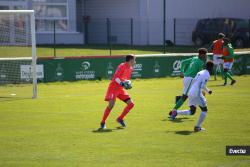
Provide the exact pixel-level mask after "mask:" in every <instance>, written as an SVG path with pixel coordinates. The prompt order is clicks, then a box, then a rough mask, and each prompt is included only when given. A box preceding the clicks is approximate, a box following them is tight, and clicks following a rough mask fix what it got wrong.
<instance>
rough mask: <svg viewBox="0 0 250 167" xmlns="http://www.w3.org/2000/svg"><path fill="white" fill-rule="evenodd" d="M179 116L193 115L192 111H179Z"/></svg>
mask: <svg viewBox="0 0 250 167" xmlns="http://www.w3.org/2000/svg"><path fill="white" fill-rule="evenodd" d="M177 114H178V115H191V111H190V110H177Z"/></svg>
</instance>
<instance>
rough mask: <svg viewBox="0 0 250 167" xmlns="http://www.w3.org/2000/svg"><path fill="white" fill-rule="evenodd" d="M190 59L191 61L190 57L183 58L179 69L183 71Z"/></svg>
mask: <svg viewBox="0 0 250 167" xmlns="http://www.w3.org/2000/svg"><path fill="white" fill-rule="evenodd" d="M191 61H192V58H189V59H185V60H183V61H181V69H180V70H181V72H182V73H185V69H186V67H187V66H189V64H190V63H191Z"/></svg>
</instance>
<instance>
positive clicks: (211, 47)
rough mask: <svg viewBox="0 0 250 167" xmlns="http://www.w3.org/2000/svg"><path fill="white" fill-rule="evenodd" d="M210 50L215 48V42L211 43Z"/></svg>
mask: <svg viewBox="0 0 250 167" xmlns="http://www.w3.org/2000/svg"><path fill="white" fill-rule="evenodd" d="M210 50H211V52H213V50H214V42H213V43H212V44H211V45H210Z"/></svg>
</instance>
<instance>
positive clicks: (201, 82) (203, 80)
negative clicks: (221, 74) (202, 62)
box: [188, 70, 210, 97]
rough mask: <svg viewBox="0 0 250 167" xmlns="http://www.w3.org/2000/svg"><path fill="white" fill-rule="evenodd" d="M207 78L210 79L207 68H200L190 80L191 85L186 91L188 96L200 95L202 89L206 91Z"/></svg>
mask: <svg viewBox="0 0 250 167" xmlns="http://www.w3.org/2000/svg"><path fill="white" fill-rule="evenodd" d="M209 79H210V74H209V72H208V70H202V71H200V72H198V73H197V75H196V76H195V78H194V80H193V82H192V86H191V89H190V91H189V93H188V96H192V97H195V96H196V97H197V96H202V90H205V91H206V92H208V91H209V89H208V88H207V86H206V85H207V82H208V81H209Z"/></svg>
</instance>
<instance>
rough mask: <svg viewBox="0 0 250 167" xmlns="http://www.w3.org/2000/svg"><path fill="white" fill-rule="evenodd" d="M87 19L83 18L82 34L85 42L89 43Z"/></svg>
mask: <svg viewBox="0 0 250 167" xmlns="http://www.w3.org/2000/svg"><path fill="white" fill-rule="evenodd" d="M88 21H89V20H88V19H84V36H85V43H86V44H89V28H88Z"/></svg>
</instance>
